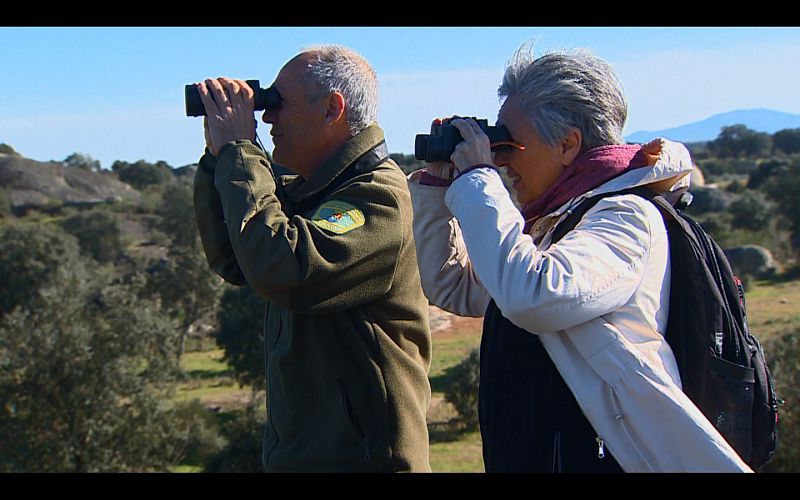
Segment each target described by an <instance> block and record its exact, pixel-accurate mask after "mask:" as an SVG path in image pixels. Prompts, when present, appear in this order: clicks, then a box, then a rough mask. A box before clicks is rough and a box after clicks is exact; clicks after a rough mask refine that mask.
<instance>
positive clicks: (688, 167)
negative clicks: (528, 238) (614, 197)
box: [546, 139, 694, 218]
mask: <svg viewBox="0 0 800 500" xmlns="http://www.w3.org/2000/svg"><path fill="white" fill-rule="evenodd" d="M693 168H694V166H693V165H692V158H691V155H690V154H689V150H688V149H686V146H684V145H683V144H681V143H679V142H673V141H670V140H667V139H661V152H660V153H659V155H658V159H657V160H656V162H655V164H653V165H651V166H648V167H642V168H638V169H635V170H631V171H629V172H626V173H624V174H622V175H620V176H619V177H615V178H613V179H611V180H609V181H608V182H606V183H604V184H601V185H600V186H598V187H596V188H595V189H592V190H591V191H587V192H585V193H583V194H582V195H580V196H576V197H575V198H573V199H571V200H570V201H568V202H566V203H565V204H563V205H561V206H560V207H559V208H557V209H556V210H554V211H553V212H551V213H550V214H549V215H547V216H546V217H555V218H558V217H560V216H561V215H562V214H563V213H564V212H566V211H567V210H570V209H572V208H574V207H576V206H577V205H579V204H580V203H581V202H583V200H585V199H587V198H590V197H592V196H594V195H596V194H602V193H612V192H614V191H621V190H623V189H627V188H631V187H636V186H644V185H648V184H656V183H659V184H660V183H662V182H663V181H666V180H667V179H671V178H674V179H675V183H674V185H672V186H671V187H668V188H667V189H666V190H667V191H673V190H675V189H679V188H684V187H688V186H689V175H686V174H689V173H690V172H691V171H692V169H693Z"/></svg>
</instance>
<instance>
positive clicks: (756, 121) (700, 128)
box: [625, 108, 800, 143]
mask: <svg viewBox="0 0 800 500" xmlns="http://www.w3.org/2000/svg"><path fill="white" fill-rule="evenodd" d="M737 124H742V125H744V126H746V127H747V128H749V129H751V130H755V131H757V132H765V133H768V134H774V133H775V132H777V131H779V130H783V129H787V128H800V114H793V113H786V112H784V111H776V110H772V109H765V108H756V109H737V110H733V111H727V112H724V113H717V114H715V115H712V116H710V117H708V118H705V119H703V120H700V121H696V122H692V123H687V124H685V125H679V126H677V127H671V128H666V129H661V130H640V131H637V132H633V133H631V134H628V135H626V136H625V140H626V141H628V142H630V143H640V142H646V141H649V140H651V139H653V138H655V137H666V138H667V139H671V140H674V141H680V142H701V141H711V140H714V139H716V138H717V137H718V136H719V133H720V131H721V130H722V127H727V126H730V125H737Z"/></svg>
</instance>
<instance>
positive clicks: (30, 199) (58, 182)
mask: <svg viewBox="0 0 800 500" xmlns="http://www.w3.org/2000/svg"><path fill="white" fill-rule="evenodd" d="M0 187H2V188H3V189H5V191H6V197H7V198H8V200H9V203H10V204H11V210H12V211H13V212H14V213H20V212H24V211H25V210H28V209H42V208H48V207H53V206H59V205H64V204H68V205H89V204H96V203H107V202H113V201H122V200H131V201H138V200H139V199H140V198H141V194H140V193H139V192H138V191H136V190H135V189H133V188H132V187H131V186H129V185H128V184H125V183H124V182H120V181H119V180H118V179H117V178H116V175H115V174H114V173H112V172H109V171H104V172H92V171H89V170H83V169H80V168H75V167H64V165H63V164H62V163H61V162H53V161H51V162H40V161H36V160H31V159H29V158H24V157H21V156H12V155H0Z"/></svg>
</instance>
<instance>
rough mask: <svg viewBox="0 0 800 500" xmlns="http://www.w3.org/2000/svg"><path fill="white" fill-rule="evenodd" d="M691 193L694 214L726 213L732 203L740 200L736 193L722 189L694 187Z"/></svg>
mask: <svg viewBox="0 0 800 500" xmlns="http://www.w3.org/2000/svg"><path fill="white" fill-rule="evenodd" d="M690 191H691V193H692V197H693V199H692V205H691V208H692V212H694V213H704V212H725V211H727V210H728V208H729V207H730V206H731V203H733V202H734V201H736V200H737V199H739V196H738V195H736V194H735V193H729V192H727V191H724V190H722V189H714V188H709V187H699V186H692V187H691V188H690Z"/></svg>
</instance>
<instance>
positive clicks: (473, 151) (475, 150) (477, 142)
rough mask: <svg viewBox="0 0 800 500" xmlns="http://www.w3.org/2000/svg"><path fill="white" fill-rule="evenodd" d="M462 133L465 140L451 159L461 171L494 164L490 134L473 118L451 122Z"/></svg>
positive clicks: (457, 147)
mask: <svg viewBox="0 0 800 500" xmlns="http://www.w3.org/2000/svg"><path fill="white" fill-rule="evenodd" d="M450 125H452V126H454V127H455V128H457V129H458V131H459V132H460V133H461V137H463V138H464V141H463V142H460V143H458V144H457V145H456V148H455V150H454V151H453V154H452V155H450V161H451V162H452V163H453V165H455V167H456V169H458V171H459V172H463V171H464V170H466V169H468V168H469V167H473V166H475V165H481V164H484V165H494V162H493V161H492V150H491V147H490V145H489V136H487V135H486V133H485V132H484V131H483V130H482V129H481V127H480V126H479V125H478V123H477V122H476V121H475V120H473V119H472V118H466V119H464V118H457V119H455V120H453V121H451V122H450Z"/></svg>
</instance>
